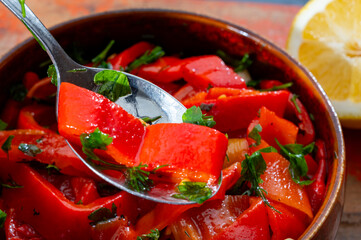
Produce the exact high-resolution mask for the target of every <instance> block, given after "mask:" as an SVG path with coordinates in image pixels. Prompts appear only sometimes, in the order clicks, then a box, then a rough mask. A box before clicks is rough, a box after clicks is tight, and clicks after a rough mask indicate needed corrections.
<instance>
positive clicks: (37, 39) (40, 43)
mask: <svg viewBox="0 0 361 240" xmlns="http://www.w3.org/2000/svg"><path fill="white" fill-rule="evenodd" d="M21 21H22V22H23V24H24V25H25V27H26V28H27V29H28V30H29V32H30V33H31V34H32V35H33V37H34V38H35V40H36V41H37V42H38V43H39V45H40V47H41V48H42V49H43V50H44V51H46V49H45V46H44V44H43V43H42V42H40V40H39V38H38V37H37V36H36V35H35V33H34V32H33V31H32V30H31V29H30V28H29V27H28V25H26V23H25V21H24V20H21Z"/></svg>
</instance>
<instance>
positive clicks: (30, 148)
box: [18, 143, 43, 157]
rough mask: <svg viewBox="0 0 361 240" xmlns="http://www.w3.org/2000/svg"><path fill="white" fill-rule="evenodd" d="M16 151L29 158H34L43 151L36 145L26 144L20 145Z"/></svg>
mask: <svg viewBox="0 0 361 240" xmlns="http://www.w3.org/2000/svg"><path fill="white" fill-rule="evenodd" d="M18 149H19V150H20V151H22V152H23V153H24V154H25V155H28V156H30V157H35V156H36V155H37V154H39V153H41V152H42V151H43V150H41V149H40V148H38V147H37V146H36V145H34V144H27V143H20V144H19V147H18Z"/></svg>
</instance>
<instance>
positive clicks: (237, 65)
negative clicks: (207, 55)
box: [216, 50, 252, 73]
mask: <svg viewBox="0 0 361 240" xmlns="http://www.w3.org/2000/svg"><path fill="white" fill-rule="evenodd" d="M216 54H217V55H218V56H219V57H220V58H222V60H223V61H224V62H226V63H227V64H229V65H231V66H232V67H233V68H234V71H235V72H236V73H239V72H242V71H243V70H245V69H247V68H248V67H249V66H251V64H252V60H251V59H250V57H249V54H248V53H246V54H244V55H243V57H242V58H241V60H239V59H235V58H233V57H231V56H229V55H228V54H227V53H225V52H223V51H222V50H218V51H217V52H216Z"/></svg>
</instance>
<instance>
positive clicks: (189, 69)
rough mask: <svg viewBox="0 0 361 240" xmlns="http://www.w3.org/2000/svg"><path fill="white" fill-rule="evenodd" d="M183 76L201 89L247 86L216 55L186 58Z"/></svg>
mask: <svg viewBox="0 0 361 240" xmlns="http://www.w3.org/2000/svg"><path fill="white" fill-rule="evenodd" d="M184 61H185V63H184V65H183V78H184V80H186V81H187V82H188V83H189V84H190V85H192V86H194V87H195V88H197V89H200V90H206V89H207V88H209V87H210V86H211V87H229V88H245V87H246V83H245V81H244V80H243V79H242V78H241V77H240V76H239V75H238V74H237V73H235V72H234V71H233V70H232V69H231V68H229V67H227V66H226V64H225V63H224V62H223V61H222V59H221V58H219V57H218V56H215V55H209V56H201V57H190V58H187V59H185V60H184Z"/></svg>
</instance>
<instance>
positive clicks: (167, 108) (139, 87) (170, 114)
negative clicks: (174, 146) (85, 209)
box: [0, 0, 220, 204]
mask: <svg viewBox="0 0 361 240" xmlns="http://www.w3.org/2000/svg"><path fill="white" fill-rule="evenodd" d="M0 1H1V2H2V3H3V4H4V5H5V6H6V7H7V8H8V9H9V10H10V11H11V12H12V13H13V14H14V15H15V16H16V17H17V18H18V19H20V20H21V21H22V22H23V23H24V24H25V25H26V26H27V27H28V29H29V30H31V31H32V33H33V34H34V35H35V36H36V37H37V38H38V40H39V41H40V42H41V43H42V44H43V46H44V48H45V50H46V52H47V53H48V55H49V57H50V59H51V61H52V62H53V63H54V65H55V68H56V70H57V78H58V94H59V87H60V84H61V82H70V83H73V84H75V85H77V86H80V87H83V88H86V89H89V90H91V91H95V89H96V88H97V86H96V85H95V83H94V81H93V79H94V75H95V74H96V73H98V72H100V71H102V70H103V69H100V68H91V67H85V66H82V65H80V64H78V63H76V62H74V61H73V60H72V59H71V58H70V57H69V56H68V55H67V54H66V53H65V51H64V50H63V49H62V47H61V46H60V45H59V43H58V42H57V41H56V40H55V39H54V37H53V36H52V35H51V34H50V32H49V31H48V30H47V29H46V27H45V26H44V25H43V24H42V23H41V21H40V20H39V19H38V18H37V17H36V16H35V14H34V13H33V12H32V11H31V10H30V9H29V8H28V7H27V6H26V5H25V16H26V17H23V14H22V8H21V4H20V3H19V1H18V0H0ZM74 69H83V71H75V72H69V71H70V70H74ZM84 69H86V71H84ZM124 74H126V75H127V77H128V80H129V83H130V86H131V89H132V94H131V95H130V96H128V97H123V98H120V99H119V100H118V101H116V103H117V104H118V105H120V106H121V107H122V108H123V109H125V110H126V111H127V112H129V113H131V114H132V115H134V116H136V117H144V116H149V117H152V116H153V117H154V116H161V119H160V120H158V122H172V123H181V122H182V115H183V113H184V112H185V110H186V108H185V107H184V106H183V105H182V104H181V103H180V102H178V101H177V100H176V99H175V98H173V97H172V96H171V95H170V94H168V93H167V92H165V91H164V90H162V89H161V88H159V87H157V86H156V85H154V84H152V83H150V82H148V81H146V80H144V79H142V78H139V77H137V76H134V75H132V74H129V73H126V72H124ZM57 107H58V98H57ZM57 113H58V111H57V110H56V114H57ZM68 144H69V146H70V147H71V148H72V150H73V151H74V152H75V154H76V155H77V156H78V157H79V158H80V159H81V160H82V161H83V163H84V164H85V165H86V166H87V167H89V168H90V169H91V170H92V171H93V172H94V173H95V174H96V175H98V176H99V177H101V178H102V179H103V180H105V181H106V182H108V183H110V184H112V185H114V186H116V187H118V188H120V189H122V190H124V191H127V192H129V193H131V194H133V195H136V196H138V197H142V198H146V199H149V200H153V201H156V202H161V203H169V204H192V203H194V202H190V201H187V200H182V199H177V198H173V197H172V194H174V193H175V190H174V187H169V186H168V187H167V186H164V185H162V187H160V188H159V187H157V186H155V187H154V188H153V189H152V190H151V191H150V192H146V193H142V192H137V191H134V190H132V189H130V188H128V186H127V184H126V183H125V179H124V178H122V179H119V178H114V177H111V176H109V175H106V174H104V173H103V172H102V171H101V170H100V169H97V168H96V167H95V166H94V165H92V164H89V162H87V161H86V160H85V159H83V158H82V157H81V155H80V154H79V153H78V152H77V151H76V150H75V148H73V147H72V145H71V144H70V143H69V142H68ZM219 186H220V183H219V184H217V185H215V186H213V187H212V191H213V195H214V194H215V193H216V192H217V191H218V189H219Z"/></svg>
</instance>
